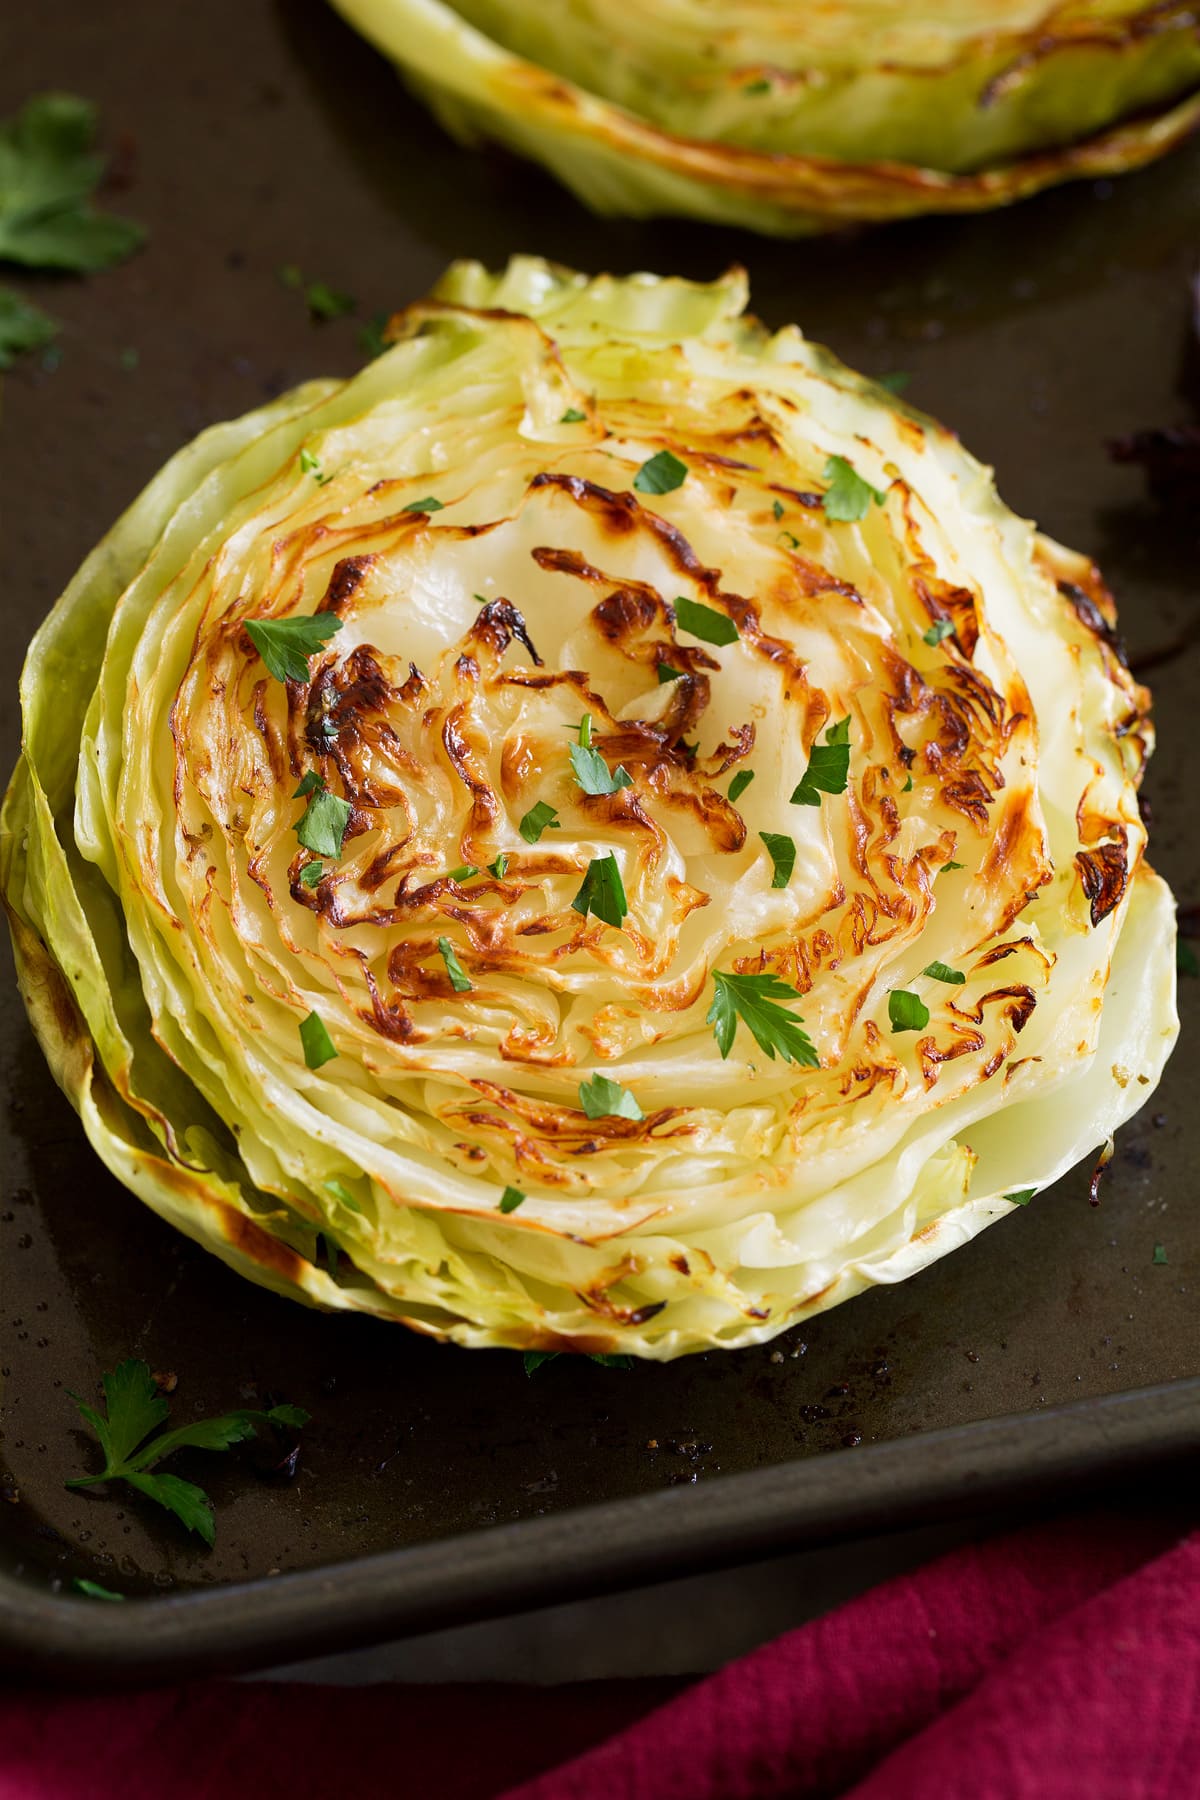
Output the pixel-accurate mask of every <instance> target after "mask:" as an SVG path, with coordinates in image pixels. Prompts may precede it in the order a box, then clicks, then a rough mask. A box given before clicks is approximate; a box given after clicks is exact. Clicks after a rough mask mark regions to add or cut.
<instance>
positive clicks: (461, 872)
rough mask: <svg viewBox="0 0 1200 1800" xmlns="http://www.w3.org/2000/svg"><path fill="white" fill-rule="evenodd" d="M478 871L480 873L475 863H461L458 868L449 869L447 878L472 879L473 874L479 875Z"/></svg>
mask: <svg viewBox="0 0 1200 1800" xmlns="http://www.w3.org/2000/svg"><path fill="white" fill-rule="evenodd" d="M478 873H479V870H478V869H477V868H476V867H475V864H474V863H459V865H458V867H457V869H451V870H450V871H449V873H448V874H447V876H446V880H447V881H470V879H471V877H472V876H473V875H478Z"/></svg>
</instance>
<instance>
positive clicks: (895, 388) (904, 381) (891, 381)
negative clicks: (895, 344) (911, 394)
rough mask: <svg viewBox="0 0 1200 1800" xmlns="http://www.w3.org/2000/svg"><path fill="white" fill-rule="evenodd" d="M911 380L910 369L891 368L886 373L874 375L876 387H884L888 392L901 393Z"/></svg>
mask: <svg viewBox="0 0 1200 1800" xmlns="http://www.w3.org/2000/svg"><path fill="white" fill-rule="evenodd" d="M911 380H912V371H911V370H910V369H893V370H891V372H890V373H889V374H887V375H877V376H876V377H875V385H876V387H881V388H886V389H887V391H888V393H889V394H902V393H903V392H904V390H905V388H906V387H907V386H908V384H909V382H910V381H911Z"/></svg>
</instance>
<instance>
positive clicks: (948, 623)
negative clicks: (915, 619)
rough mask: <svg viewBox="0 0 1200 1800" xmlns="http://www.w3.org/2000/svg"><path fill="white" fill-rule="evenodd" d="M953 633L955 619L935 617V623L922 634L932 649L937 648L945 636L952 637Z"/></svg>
mask: <svg viewBox="0 0 1200 1800" xmlns="http://www.w3.org/2000/svg"><path fill="white" fill-rule="evenodd" d="M953 635H954V620H953V619H935V620H934V621H933V624H932V625H931V626H930V627H929V630H928V631H923V632H922V633H921V636H922V637H923V638H924V640H925V642H926V643H927V644H928V645H929V648H930V649H931V650H936V649H937V647H938V645H939V644H940V643H941V641H942V639H943V638H948V637H952V636H953Z"/></svg>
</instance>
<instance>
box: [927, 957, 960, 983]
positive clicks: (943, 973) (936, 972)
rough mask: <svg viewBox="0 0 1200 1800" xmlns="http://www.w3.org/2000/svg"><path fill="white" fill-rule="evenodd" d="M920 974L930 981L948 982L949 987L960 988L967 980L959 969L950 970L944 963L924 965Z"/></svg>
mask: <svg viewBox="0 0 1200 1800" xmlns="http://www.w3.org/2000/svg"><path fill="white" fill-rule="evenodd" d="M921 973H922V975H928V976H929V977H930V979H931V980H932V981H945V982H948V983H949V985H950V986H951V987H961V986H962V985H963V982H964V981H965V980H966V979H967V978H966V976H965V975H964V974H963V972H962V970H961V969H952V968H951V967H950V965H949V963H944V962H931V963H926V965H925V967H924V968H923V969H922V970H921Z"/></svg>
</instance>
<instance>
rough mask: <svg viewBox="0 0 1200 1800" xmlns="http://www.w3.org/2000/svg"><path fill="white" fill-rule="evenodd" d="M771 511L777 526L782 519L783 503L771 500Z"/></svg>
mask: <svg viewBox="0 0 1200 1800" xmlns="http://www.w3.org/2000/svg"><path fill="white" fill-rule="evenodd" d="M771 511H772V512H773V513H774V514H775V521H776V523H777V524H778V522H779V520H780V519H782V517H783V501H782V500H772V502H771Z"/></svg>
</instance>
